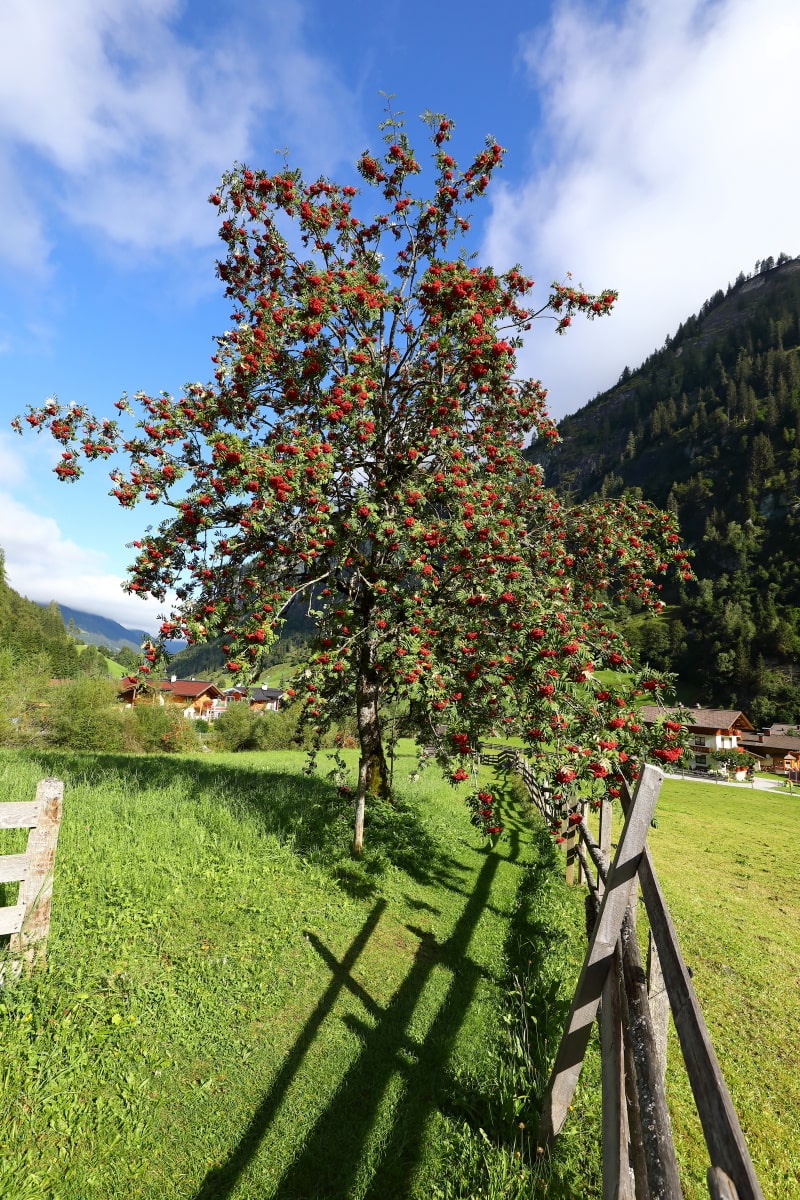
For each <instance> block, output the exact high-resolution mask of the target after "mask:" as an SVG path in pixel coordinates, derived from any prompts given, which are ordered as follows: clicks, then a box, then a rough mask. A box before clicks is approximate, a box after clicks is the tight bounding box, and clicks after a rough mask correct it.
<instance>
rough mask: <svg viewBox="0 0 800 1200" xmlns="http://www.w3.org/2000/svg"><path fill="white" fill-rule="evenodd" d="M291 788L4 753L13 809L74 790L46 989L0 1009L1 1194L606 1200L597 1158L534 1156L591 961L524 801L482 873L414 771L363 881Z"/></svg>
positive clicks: (127, 760)
mask: <svg viewBox="0 0 800 1200" xmlns="http://www.w3.org/2000/svg"><path fill="white" fill-rule="evenodd" d="M411 761H412V760H411V759H410V758H409V764H408V765H411ZM302 765H303V756H302V755H291V754H284V755H253V756H247V757H243V756H224V755H214V756H212V755H206V756H198V757H195V758H190V757H184V756H181V757H179V758H171V759H164V758H147V757H142V756H137V757H127V756H124V755H117V756H114V755H90V754H86V755H66V754H63V755H59V754H38V755H31V754H30V753H27V754H24V753H22V752H4V753H3V754H1V755H0V795H2V797H4V798H7V799H10V798H15V799H22V798H28V797H29V796H32V794H33V790H34V788H35V784H36V781H37V780H38V778H40V777H41V776H43V775H46V774H54V775H58V776H60V777H62V778H64V780H65V784H66V787H65V803H64V821H63V826H62V831H61V837H60V842H59V849H58V858H57V872H56V882H55V893H54V902H53V923H52V931H51V938H50V943H49V952H48V968H47V971H46V973H44V974H40V975H37V976H34V977H33V978H32V979H29V980H28V979H23V980H20V981H19V982H18V983H17V984H9V985H8V986H7V987H6V988H5V989H4V990H3V991H2V992H0V1017H1V1018H2V1021H3V1051H2V1075H1V1076H0V1126H2V1128H3V1130H4V1155H3V1157H2V1160H0V1196H3V1197H9V1198H11V1197H13V1198H14V1200H29V1198H30V1200H34V1198H36V1200H43V1198H45V1197H46V1198H47V1200H93V1198H94V1197H103V1198H111V1200H113V1198H114V1197H121V1196H125V1197H153V1198H154V1200H155V1198H156V1197H158V1198H159V1200H161V1198H162V1197H163V1198H164V1200H170V1198H173V1197H174V1198H175V1200H177V1198H178V1197H180V1200H211V1198H212V1197H214V1198H219V1197H228V1196H231V1197H236V1198H237V1200H250V1198H252V1200H256V1198H258V1200H262V1198H263V1197H269V1196H276V1197H287V1200H288V1198H289V1197H301V1196H302V1197H317V1196H319V1197H322V1196H329V1197H342V1198H344V1197H348V1198H349V1197H375V1198H377V1197H384V1196H408V1197H416V1196H435V1197H441V1198H442V1200H444V1198H446V1200H455V1198H456V1197H463V1198H466V1197H477V1196H485V1197H500V1196H503V1197H514V1196H522V1195H530V1194H531V1191H532V1190H534V1189H536V1190H537V1191H538V1193H539V1194H548V1195H553V1196H563V1197H564V1198H566V1197H567V1196H571V1195H575V1194H581V1195H585V1196H587V1197H589V1196H591V1195H593V1194H597V1193H596V1190H595V1182H593V1180H594V1181H596V1171H595V1170H594V1168H593V1169H592V1170H591V1171H589V1172H587V1169H586V1165H585V1163H584V1161H583V1158H582V1157H581V1156H579V1155H578V1154H577V1153H573V1152H572V1151H571V1150H570V1145H571V1142H570V1137H573V1138H574V1145H575V1147H577V1144H578V1142H579V1141H581V1140H582V1138H581V1135H580V1134H577V1135H572V1134H570V1135H568V1136H567V1138H565V1140H564V1142H563V1143H562V1149H561V1151H560V1152H559V1156H557V1157H556V1158H555V1159H554V1160H553V1163H552V1164H550V1165H548V1166H547V1167H545V1166H544V1165H543V1164H541V1163H540V1162H538V1160H537V1156H536V1153H535V1147H534V1148H533V1149H531V1139H530V1137H529V1135H528V1129H529V1127H532V1126H533V1125H534V1124H535V1118H536V1104H537V1095H538V1092H539V1091H540V1090H541V1076H542V1072H543V1069H544V1068H543V1062H544V1058H545V1057H546V1055H547V1053H550V1052H551V1051H552V1044H551V1043H552V1037H553V1030H554V1029H555V1027H556V1024H557V1014H558V1011H559V1009H560V1008H563V1007H564V1006H565V1004H566V1003H567V1001H568V993H569V990H570V988H571V985H572V982H573V980H574V974H575V973H576V972H577V965H578V963H579V961H580V956H581V954H582V945H581V935H580V922H579V921H578V922H576V921H574V920H573V919H572V917H571V916H570V914H569V905H570V904H573V899H572V898H571V897H568V896H567V895H566V892H565V889H564V887H563V885H562V884H561V883H560V881H558V880H557V878H556V875H555V869H556V864H555V863H554V860H553V857H552V855H553V851H552V848H551V847H550V845H549V843H548V841H547V839H546V838H544V839H542V838H541V837H540V836H539V835H538V834H532V832H531V827H530V825H529V822H528V820H527V817H526V815H525V814H524V813H523V811H522V810H521V809H520V807H519V804H518V801H517V800H516V799H515V797H514V795H513V789H512V788H510V787H506V788H505V791H504V798H503V799H502V800H501V805H502V807H503V809H504V819H505V822H506V826H507V832H506V835H505V836H504V838H503V839H502V840H501V841H500V843H499V845H498V846H497V847H496V848H494V849H490V848H489V847H487V846H486V845H485V844H483V843H482V842H481V840H480V838H479V837H478V835H477V833H476V832H475V831H474V830H473V829H472V828H471V826H470V825H469V823H468V819H467V814H466V811H465V809H464V806H463V804H462V802H461V800H460V799H459V796H458V795H457V793H455V792H454V790H453V789H451V788H450V787H449V786H447V785H443V784H442V783H441V781H440V780H439V779H437V778H436V777H435V776H434V775H430V776H423V777H422V779H421V780H420V781H419V782H418V783H416V784H413V785H412V784H410V783H403V782H402V776H403V774H404V772H403V770H402V764H400V763H398V766H397V769H396V777H395V779H396V783H397V784H398V790H399V801H398V803H397V805H396V806H395V807H394V808H392V809H390V808H389V807H388V806H387V807H375V808H373V810H372V811H371V813H370V816H369V825H368V829H367V850H366V853H365V856H364V859H363V861H361V862H359V863H358V864H355V863H353V862H352V861H351V860H350V859H349V857H348V853H347V847H348V844H349V825H350V812H349V807H348V806H343V803H342V801H341V799H340V798H339V797H338V796H337V793H336V791H335V789H334V788H332V787H331V786H330V785H329V784H328V783H327V782H326V781H325V780H324V779H322V778H319V777H311V778H309V777H307V776H304V775H303V774H302V773H301V772H302ZM8 848H9V847H8V846H5V847H0V849H8ZM553 889H555V890H553ZM565 905H566V906H567V907H565ZM573 912H574V908H573ZM565 950H566V951H567V953H565ZM526 1014H527V1015H529V1016H530V1015H532V1017H533V1023H532V1024H531V1023H529V1022H526V1021H525V1020H523V1019H522V1018H523V1017H524V1016H525V1015H526ZM548 1014H550V1015H548ZM551 1015H552V1017H553V1020H551V1019H550V1016H551ZM529 1029H532V1030H533V1033H532V1034H531V1035H529V1033H528V1032H527V1031H528V1030H529ZM532 1071H533V1075H532V1074H531V1072H532ZM537 1072H538V1074H537ZM589 1086H590V1084H589V1083H588V1082H587V1087H589ZM587 1094H588V1093H587ZM583 1104H584V1102H583V1100H582V1099H581V1100H579V1101H578V1106H577V1109H576V1125H575V1128H576V1129H579V1128H580V1126H579V1122H580V1121H581V1120H582V1119H583V1112H582V1111H581V1108H582V1106H583ZM586 1108H587V1110H589V1111H593V1110H596V1103H595V1102H594V1101H591V1100H587V1102H586ZM584 1184H587V1185H589V1190H586V1189H585V1188H584ZM576 1189H577V1190H576Z"/></svg>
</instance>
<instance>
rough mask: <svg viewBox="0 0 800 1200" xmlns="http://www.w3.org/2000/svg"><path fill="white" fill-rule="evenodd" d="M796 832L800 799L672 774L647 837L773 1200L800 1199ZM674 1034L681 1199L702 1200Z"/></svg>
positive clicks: (698, 1154) (671, 1085) (701, 1153)
mask: <svg viewBox="0 0 800 1200" xmlns="http://www.w3.org/2000/svg"><path fill="white" fill-rule="evenodd" d="M799 829H800V799H799V798H798V797H790V796H787V795H785V794H780V793H773V792H762V791H757V790H751V789H749V788H735V787H727V786H724V785H718V784H714V785H711V784H704V783H697V782H694V781H693V782H691V783H689V782H686V783H684V782H679V781H677V780H675V781H673V780H669V779H668V780H667V781H666V782H665V783H664V785H663V787H662V792H661V796H660V798H659V802H658V827H657V828H655V829H652V830H651V831H650V836H649V839H648V840H649V845H650V847H651V851H652V854H653V860H654V863H655V866H656V870H657V872H658V877H659V881H660V883H661V886H662V890H663V891H664V894H665V896H666V899H667V902H668V904H669V907H670V911H671V913H672V916H673V920H674V922H675V926H676V928H677V931H678V937H679V939H680V944H681V949H682V951H683V954H684V958H685V961H686V963H687V964H688V966H689V967H690V968H691V971H692V982H693V984H694V987H695V990H696V992H697V995H698V999H699V1001H700V1006H701V1008H702V1011H703V1015H704V1017H705V1020H706V1023H707V1025H708V1028H709V1033H710V1035H711V1040H712V1043H713V1045H714V1049H715V1051H716V1054H717V1057H718V1058H719V1060H720V1064H721V1067H722V1071H723V1074H724V1076H725V1079H726V1082H727V1084H728V1088H729V1090H730V1093H731V1096H732V1099H733V1103H734V1107H735V1108H736V1111H737V1113H738V1115H739V1120H740V1121H741V1124H742V1128H743V1131H744V1135H745V1138H746V1140H747V1143H748V1147H749V1149H750V1153H751V1156H752V1158H753V1161H754V1163H755V1167H756V1172H757V1174H758V1177H759V1179H760V1181H761V1184H762V1187H763V1190H764V1194H765V1196H766V1197H768V1200H790V1198H796V1197H797V1196H798V1195H800V1146H799V1145H798V1139H797V1128H798V1120H799V1119H800V1048H799V1047H798V1031H800V936H799V935H798V931H800V869H799V868H798V853H797V838H798V830H799ZM671 1037H672V1041H671V1044H670V1048H669V1064H670V1065H669V1066H668V1090H669V1092H670V1097H671V1111H672V1120H673V1130H674V1133H675V1138H676V1143H677V1145H678V1147H679V1152H680V1158H681V1164H682V1168H683V1169H684V1171H685V1172H686V1174H687V1179H690V1180H691V1182H689V1183H687V1185H686V1196H687V1200H695V1198H696V1200H700V1197H703V1200H705V1198H706V1197H707V1195H708V1192H707V1189H706V1187H705V1182H704V1178H703V1176H704V1170H705V1165H704V1164H705V1163H706V1162H707V1158H706V1151H705V1147H704V1145H703V1142H702V1135H701V1133H700V1130H699V1125H698V1122H697V1117H696V1114H695V1112H694V1105H693V1102H692V1100H691V1095H690V1093H689V1090H688V1085H687V1083H686V1080H685V1074H684V1072H683V1068H682V1060H681V1058H680V1048H679V1046H678V1043H677V1039H676V1038H675V1037H674V1036H673V1035H672V1034H671ZM679 1066H680V1069H679Z"/></svg>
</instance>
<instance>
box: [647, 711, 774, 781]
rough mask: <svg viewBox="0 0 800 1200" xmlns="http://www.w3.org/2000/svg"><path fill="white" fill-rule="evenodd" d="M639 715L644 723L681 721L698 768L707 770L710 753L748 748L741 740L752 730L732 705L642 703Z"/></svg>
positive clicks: (746, 720)
mask: <svg viewBox="0 0 800 1200" xmlns="http://www.w3.org/2000/svg"><path fill="white" fill-rule="evenodd" d="M639 716H640V717H641V719H642V721H643V722H644V724H645V725H654V724H655V723H656V721H658V720H661V719H662V718H666V719H667V720H670V721H680V723H681V724H682V725H684V726H685V727H686V728H687V729H688V730H689V732H690V735H691V736H690V740H689V750H690V752H691V755H692V763H693V766H694V769H695V770H697V771H707V770H708V768H709V766H710V760H711V756H712V755H714V754H716V753H718V752H720V751H723V752H724V751H725V750H749V749H750V746H749V745H745V742H744V739H745V737H746V735H747V734H751V733H755V729H754V727H753V726H752V725H751V724H750V722H749V721H748V719H747V717H746V716H745V715H744V713H743V712H740V711H739V710H738V709H731V708H699V707H698V708H680V707H679V708H661V707H660V706H659V705H657V704H643V705H642V707H641V708H640V709H639Z"/></svg>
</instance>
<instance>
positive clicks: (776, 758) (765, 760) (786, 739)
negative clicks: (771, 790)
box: [742, 725, 800, 774]
mask: <svg viewBox="0 0 800 1200" xmlns="http://www.w3.org/2000/svg"><path fill="white" fill-rule="evenodd" d="M787 729H789V730H791V731H792V732H791V733H786V732H785V731H786V730H787ZM742 746H743V747H744V749H745V750H747V751H748V753H749V754H752V755H754V756H755V757H756V758H758V759H759V762H760V765H761V769H762V770H763V771H775V772H777V773H779V774H780V773H782V772H786V773H787V774H789V773H790V772H794V773H795V774H796V773H797V772H798V771H800V737H798V735H797V730H796V728H795V726H793V725H789V726H786V725H771V726H770V727H769V729H762V730H761V732H760V733H752V734H745V735H744V737H743V738H742Z"/></svg>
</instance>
